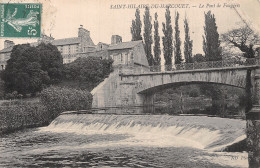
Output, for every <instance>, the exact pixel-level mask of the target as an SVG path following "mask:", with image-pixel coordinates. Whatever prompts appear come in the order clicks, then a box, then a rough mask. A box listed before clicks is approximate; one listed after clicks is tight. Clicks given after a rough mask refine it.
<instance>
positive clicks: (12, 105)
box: [0, 101, 52, 134]
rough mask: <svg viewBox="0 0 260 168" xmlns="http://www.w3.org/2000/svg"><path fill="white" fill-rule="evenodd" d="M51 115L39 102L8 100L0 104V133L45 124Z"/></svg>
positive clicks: (50, 119) (48, 121) (49, 120)
mask: <svg viewBox="0 0 260 168" xmlns="http://www.w3.org/2000/svg"><path fill="white" fill-rule="evenodd" d="M51 121H52V118H51V115H50V113H49V112H48V110H47V109H46V107H45V106H43V105H42V104H41V103H40V102H21V101H16V102H15V101H14V102H8V103H5V104H4V105H2V106H0V134H4V133H11V132H14V131H18V130H21V129H25V128H33V127H40V126H47V125H48V124H49V123H50V122H51Z"/></svg>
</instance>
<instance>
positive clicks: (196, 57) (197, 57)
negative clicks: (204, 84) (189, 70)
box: [193, 54, 206, 62]
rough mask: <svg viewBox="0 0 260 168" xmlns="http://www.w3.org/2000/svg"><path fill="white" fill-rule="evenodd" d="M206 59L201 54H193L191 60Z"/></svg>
mask: <svg viewBox="0 0 260 168" xmlns="http://www.w3.org/2000/svg"><path fill="white" fill-rule="evenodd" d="M205 61H206V59H205V57H204V56H203V55H202V54H195V55H194V57H193V62H205Z"/></svg>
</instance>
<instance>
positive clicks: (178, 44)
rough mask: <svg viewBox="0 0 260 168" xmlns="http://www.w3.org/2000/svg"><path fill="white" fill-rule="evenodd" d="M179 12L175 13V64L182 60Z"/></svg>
mask: <svg viewBox="0 0 260 168" xmlns="http://www.w3.org/2000/svg"><path fill="white" fill-rule="evenodd" d="M179 17H180V16H179V12H176V15H175V41H174V58H175V59H174V61H175V64H180V63H181V62H182V61H183V60H182V56H181V38H180V29H179Z"/></svg>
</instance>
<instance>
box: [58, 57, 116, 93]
mask: <svg viewBox="0 0 260 168" xmlns="http://www.w3.org/2000/svg"><path fill="white" fill-rule="evenodd" d="M112 64H113V60H112V59H102V60H101V59H100V58H98V57H87V58H78V59H76V60H75V61H74V62H72V63H69V64H66V65H65V68H64V75H63V77H64V78H63V80H64V83H65V82H67V83H68V84H69V85H67V86H69V87H73V88H79V89H88V90H89V91H90V90H92V89H93V88H94V87H95V86H97V85H98V84H99V83H100V82H102V81H103V80H104V79H105V78H107V77H108V75H109V74H110V72H112V71H113V68H112ZM70 84H71V85H70Z"/></svg>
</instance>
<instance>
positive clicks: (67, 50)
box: [63, 46, 69, 54]
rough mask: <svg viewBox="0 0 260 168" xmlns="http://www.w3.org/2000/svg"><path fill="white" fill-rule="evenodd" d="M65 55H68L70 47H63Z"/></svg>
mask: <svg viewBox="0 0 260 168" xmlns="http://www.w3.org/2000/svg"><path fill="white" fill-rule="evenodd" d="M63 53H64V54H68V53H69V46H63Z"/></svg>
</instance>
